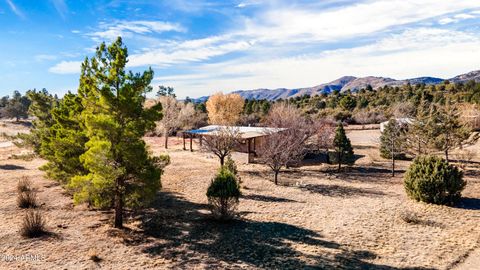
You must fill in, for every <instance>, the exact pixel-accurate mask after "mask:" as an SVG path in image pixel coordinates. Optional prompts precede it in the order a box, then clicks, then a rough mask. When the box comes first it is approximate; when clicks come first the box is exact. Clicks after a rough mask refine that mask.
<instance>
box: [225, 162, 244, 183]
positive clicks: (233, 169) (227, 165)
mask: <svg viewBox="0 0 480 270" xmlns="http://www.w3.org/2000/svg"><path fill="white" fill-rule="evenodd" d="M223 168H224V169H226V170H229V171H230V172H231V173H233V175H235V178H236V179H237V182H238V183H239V184H241V183H242V178H240V175H239V173H238V168H237V164H235V161H234V160H233V159H232V156H230V155H229V156H228V157H227V159H226V160H225V164H223Z"/></svg>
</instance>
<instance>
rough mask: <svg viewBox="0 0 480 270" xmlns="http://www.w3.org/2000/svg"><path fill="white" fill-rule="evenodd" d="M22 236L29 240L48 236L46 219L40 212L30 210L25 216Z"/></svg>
mask: <svg viewBox="0 0 480 270" xmlns="http://www.w3.org/2000/svg"><path fill="white" fill-rule="evenodd" d="M20 234H21V235H22V236H23V237H27V238H35V237H40V236H42V235H45V234H47V230H46V228H45V218H44V217H43V215H42V213H41V212H40V211H34V210H29V211H28V212H27V213H26V214H25V217H24V218H23V223H22V227H21V228H20Z"/></svg>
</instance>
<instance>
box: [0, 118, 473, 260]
mask: <svg viewBox="0 0 480 270" xmlns="http://www.w3.org/2000/svg"><path fill="white" fill-rule="evenodd" d="M6 128H9V126H0V133H1V132H3V131H1V130H2V129H3V130H5V129H6ZM378 135H379V131H378V130H350V131H348V136H349V137H350V138H351V140H352V143H353V145H354V149H355V153H356V154H357V158H358V159H357V161H356V164H355V165H354V166H353V167H351V168H348V169H347V170H346V171H344V172H342V173H340V174H337V173H335V172H334V168H333V167H329V166H327V165H324V164H315V163H312V162H310V163H309V164H308V166H304V167H301V168H294V169H290V170H288V171H285V172H282V173H281V174H280V184H281V185H279V186H275V185H274V184H273V183H272V182H271V179H272V174H271V173H270V171H269V170H268V169H267V168H266V167H265V166H263V165H259V164H248V165H245V164H241V165H239V170H240V175H241V177H242V181H243V183H242V186H243V188H242V198H241V200H240V204H239V207H238V213H239V217H238V218H237V220H236V221H234V222H230V223H218V222H215V221H213V220H212V219H211V218H210V215H209V211H208V205H207V198H206V196H205V193H206V189H207V187H208V185H209V183H210V181H211V178H212V176H213V175H214V173H215V171H216V170H217V168H218V160H217V159H215V158H214V157H213V156H211V155H209V154H207V153H203V152H200V151H197V148H196V147H197V145H195V151H194V152H190V151H183V150H182V149H181V148H182V143H181V141H180V140H179V139H176V138H172V139H170V149H169V150H168V151H167V152H168V154H169V155H170V157H171V161H172V163H171V164H170V165H169V166H168V167H167V168H166V170H165V174H164V175H163V177H162V185H163V188H162V191H161V192H160V193H159V195H158V198H157V200H156V201H155V202H154V204H153V205H152V207H151V208H149V209H145V210H143V211H142V212H136V213H133V212H132V213H129V218H128V223H127V229H126V230H124V231H119V230H116V229H113V228H112V227H111V226H110V225H109V224H110V222H111V218H112V213H111V212H103V211H92V210H88V209H87V208H86V207H85V206H73V204H72V199H71V198H70V196H69V195H68V194H65V192H64V190H63V189H62V188H61V187H60V186H59V185H58V184H56V183H55V182H53V181H51V180H48V179H46V178H45V177H44V175H43V172H42V171H40V170H38V167H39V166H40V165H42V164H43V163H44V161H43V160H41V159H38V158H36V159H33V160H31V161H26V160H22V159H11V158H10V157H11V156H12V154H17V155H18V154H20V153H21V151H24V150H19V149H18V148H16V147H15V146H12V145H9V144H7V143H6V142H3V143H4V145H3V146H1V145H0V173H1V175H0V181H1V183H2V185H0V220H2V222H0V269H11V268H19V269H97V268H103V269H178V268H180V269H217V268H220V269H223V268H228V269H236V268H238V269H241V268H243V269H332V268H336V269H403V268H408V269H412V268H418V269H451V268H454V267H458V269H474V268H468V267H469V264H470V266H471V264H472V263H473V265H474V266H475V263H476V262H475V261H474V260H473V259H472V257H468V255H469V254H472V256H475V254H478V251H476V250H475V249H476V248H478V247H479V242H480V226H478V224H479V221H480V179H478V175H479V173H480V167H479V163H475V162H474V163H472V164H470V165H469V166H468V167H467V168H466V169H465V175H466V179H467V181H468V185H467V187H466V189H465V191H464V192H463V196H464V199H463V200H462V201H461V202H460V204H459V205H457V206H456V207H446V206H436V205H427V204H423V203H417V202H413V201H411V200H409V199H408V198H407V197H406V195H405V192H404V190H403V186H402V175H403V172H404V170H405V169H406V167H407V166H408V163H409V162H407V161H402V162H399V164H398V169H397V176H396V177H394V178H392V177H390V171H389V167H388V165H389V163H388V161H386V160H383V159H381V158H380V157H379V156H378V146H377V142H378V139H377V138H378ZM146 141H147V142H148V144H149V145H150V146H151V150H152V152H153V153H154V154H160V153H164V152H165V150H164V149H163V140H162V139H161V138H146ZM0 143H2V141H0ZM477 159H478V157H477ZM475 161H476V162H478V161H479V160H475ZM22 176H28V177H29V178H30V179H31V180H32V181H33V182H34V185H35V187H36V189H37V191H38V197H39V201H40V202H41V203H42V206H41V208H40V209H41V211H42V212H43V213H44V214H45V215H46V217H47V221H48V229H49V230H50V231H51V232H52V235H51V236H49V237H44V238H42V239H36V240H31V239H24V238H22V237H21V236H20V235H19V233H18V231H19V227H20V224H21V219H22V217H23V215H24V210H20V209H18V208H17V207H16V193H15V188H16V183H17V181H18V180H19V179H20V178H21V177H22ZM407 214H409V215H410V216H413V215H414V216H415V217H416V218H415V222H412V223H407V222H405V221H404V220H403V219H402V216H404V215H407ZM91 253H95V254H97V255H98V256H99V257H100V258H101V261H100V262H93V261H91V260H90V259H89V254H91ZM22 256H23V257H22ZM465 259H466V262H465V263H463V261H464V260H465Z"/></svg>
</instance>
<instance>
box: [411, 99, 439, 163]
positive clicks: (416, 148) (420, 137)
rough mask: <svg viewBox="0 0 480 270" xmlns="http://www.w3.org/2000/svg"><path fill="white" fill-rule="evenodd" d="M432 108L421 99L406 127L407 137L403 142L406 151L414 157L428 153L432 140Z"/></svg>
mask: <svg viewBox="0 0 480 270" xmlns="http://www.w3.org/2000/svg"><path fill="white" fill-rule="evenodd" d="M432 114H433V110H432V106H431V104H430V103H429V102H428V101H427V100H425V99H422V100H421V101H420V102H419V106H418V108H417V113H416V116H415V119H414V120H413V121H412V123H411V124H410V125H409V126H408V132H407V137H406V140H405V144H406V145H405V148H406V150H407V151H408V152H409V153H410V154H412V155H414V156H418V155H425V154H428V153H429V152H430V148H431V144H432V143H431V142H432V139H433V134H432V132H433V130H432V127H433V125H434V123H433V122H432Z"/></svg>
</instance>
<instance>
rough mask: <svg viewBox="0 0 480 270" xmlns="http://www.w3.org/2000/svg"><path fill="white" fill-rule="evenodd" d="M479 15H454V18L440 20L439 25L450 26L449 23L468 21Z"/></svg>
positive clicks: (475, 13)
mask: <svg viewBox="0 0 480 270" xmlns="http://www.w3.org/2000/svg"><path fill="white" fill-rule="evenodd" d="M478 14H479V13H477V12H475V11H474V12H472V13H470V14H469V13H459V14H456V15H454V16H453V17H446V18H443V19H440V20H439V21H438V23H439V24H442V25H444V24H449V23H457V22H459V21H462V20H468V19H474V18H476V17H477V16H476V15H478Z"/></svg>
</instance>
